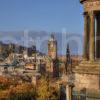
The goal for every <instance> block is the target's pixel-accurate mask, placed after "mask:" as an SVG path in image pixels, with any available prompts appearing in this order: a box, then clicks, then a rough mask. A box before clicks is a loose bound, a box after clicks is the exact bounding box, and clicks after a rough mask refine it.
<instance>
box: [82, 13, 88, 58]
mask: <svg viewBox="0 0 100 100" xmlns="http://www.w3.org/2000/svg"><path fill="white" fill-rule="evenodd" d="M88 30H89V28H88V16H87V14H84V50H83V60H87V59H88V41H89V38H88V34H89V33H88Z"/></svg>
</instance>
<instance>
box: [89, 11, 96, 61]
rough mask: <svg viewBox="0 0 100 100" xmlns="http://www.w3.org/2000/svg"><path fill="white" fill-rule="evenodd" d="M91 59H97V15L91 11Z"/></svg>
mask: <svg viewBox="0 0 100 100" xmlns="http://www.w3.org/2000/svg"><path fill="white" fill-rule="evenodd" d="M89 45H90V48H89V60H90V61H94V60H95V16H94V12H93V11H92V12H90V42H89Z"/></svg>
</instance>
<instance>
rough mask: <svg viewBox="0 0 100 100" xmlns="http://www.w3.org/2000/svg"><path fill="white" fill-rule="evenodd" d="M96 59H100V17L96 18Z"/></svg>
mask: <svg viewBox="0 0 100 100" xmlns="http://www.w3.org/2000/svg"><path fill="white" fill-rule="evenodd" d="M96 24H97V25H96V27H97V31H96V58H97V59H100V15H97V16H96Z"/></svg>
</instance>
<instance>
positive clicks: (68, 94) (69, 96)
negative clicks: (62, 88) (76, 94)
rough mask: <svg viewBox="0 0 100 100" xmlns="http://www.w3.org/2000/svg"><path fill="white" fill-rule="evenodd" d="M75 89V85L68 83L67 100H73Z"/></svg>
mask: <svg viewBox="0 0 100 100" xmlns="http://www.w3.org/2000/svg"><path fill="white" fill-rule="evenodd" d="M73 87H74V85H73V84H71V83H68V84H67V85H66V100H72V91H73Z"/></svg>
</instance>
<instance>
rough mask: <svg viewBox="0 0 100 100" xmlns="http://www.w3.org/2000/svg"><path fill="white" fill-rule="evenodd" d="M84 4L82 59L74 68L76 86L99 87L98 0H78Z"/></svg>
mask: <svg viewBox="0 0 100 100" xmlns="http://www.w3.org/2000/svg"><path fill="white" fill-rule="evenodd" d="M80 3H81V4H83V6H84V13H83V16H84V48H83V49H84V50H83V60H82V62H81V63H80V64H79V65H78V66H76V68H75V86H76V87H77V88H93V89H100V0H80Z"/></svg>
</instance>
